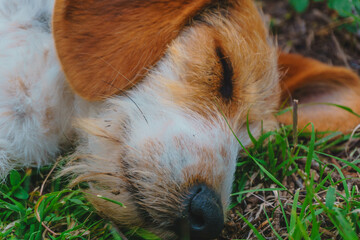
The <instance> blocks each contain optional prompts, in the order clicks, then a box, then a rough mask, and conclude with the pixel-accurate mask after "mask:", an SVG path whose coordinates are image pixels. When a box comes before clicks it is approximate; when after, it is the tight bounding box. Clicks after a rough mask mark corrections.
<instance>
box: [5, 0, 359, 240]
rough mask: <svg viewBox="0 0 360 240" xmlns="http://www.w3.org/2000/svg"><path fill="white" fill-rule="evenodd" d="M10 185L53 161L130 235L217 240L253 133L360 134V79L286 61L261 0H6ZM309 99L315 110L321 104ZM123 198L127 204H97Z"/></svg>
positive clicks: (304, 61) (299, 60)
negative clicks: (292, 104) (17, 171)
mask: <svg viewBox="0 0 360 240" xmlns="http://www.w3.org/2000/svg"><path fill="white" fill-rule="evenodd" d="M0 63H1V64H0V174H1V175H0V177H1V178H4V177H6V175H7V173H8V172H9V171H10V170H11V169H13V168H18V167H28V166H34V165H35V166H41V165H44V164H49V163H51V161H52V159H55V157H56V156H57V155H58V154H59V153H61V151H62V150H63V149H64V148H66V146H68V145H69V144H70V145H76V146H77V150H76V153H75V158H76V159H77V160H76V161H74V162H72V163H71V164H70V166H69V167H67V168H66V169H65V170H64V171H65V172H66V173H69V174H73V176H74V181H73V184H77V183H80V182H87V183H88V184H89V188H88V189H87V190H86V191H87V192H89V193H91V194H90V195H89V196H90V197H89V200H90V201H91V202H92V203H93V205H94V206H95V208H96V209H97V210H98V211H99V212H100V213H101V214H102V215H104V216H106V217H108V218H110V219H112V220H113V221H114V222H115V223H117V224H119V225H121V226H139V227H143V228H145V229H150V230H151V231H152V232H154V233H155V234H157V235H158V236H160V237H161V238H163V239H177V238H179V237H180V238H181V237H182V236H184V234H189V235H190V237H191V239H212V238H215V237H216V236H218V235H219V233H220V232H221V230H222V227H223V223H224V221H225V220H226V210H227V207H228V204H229V201H230V200H229V196H230V193H231V188H232V182H233V175H234V171H235V167H236V161H237V158H238V153H239V152H240V151H241V147H240V146H239V143H238V142H237V140H236V138H235V137H234V134H235V135H236V136H237V138H238V139H239V140H240V141H241V142H242V143H243V145H244V146H249V145H251V141H250V139H249V137H248V133H247V124H248V125H249V129H250V131H251V133H252V134H253V135H254V136H255V137H258V136H259V135H260V134H261V131H262V130H263V131H268V130H272V129H274V128H276V127H277V126H278V124H279V122H280V123H284V124H291V123H292V115H291V113H290V112H288V113H286V114H283V115H280V116H277V117H276V116H275V115H274V113H275V112H277V111H278V110H279V107H280V105H281V104H282V103H283V102H284V101H287V100H288V99H290V98H289V96H291V97H292V98H295V99H298V100H299V102H300V103H306V104H305V105H304V106H303V107H300V109H299V112H298V117H299V122H298V127H299V128H303V127H305V126H306V125H307V124H308V123H309V122H313V123H314V126H315V128H316V129H317V130H318V131H327V130H339V131H344V132H349V131H352V129H353V128H354V127H355V126H356V125H357V124H359V122H360V121H359V118H358V117H356V116H355V115H353V114H351V113H349V112H346V111H344V110H343V109H341V108H337V107H336V106H334V105H325V104H311V103H324V102H330V103H333V104H338V105H344V106H348V107H350V108H351V109H352V110H353V111H354V112H357V113H359V112H360V104H359V103H360V80H359V77H358V76H357V75H356V74H355V73H353V72H351V71H350V70H348V69H345V68H341V67H333V66H329V65H325V64H323V63H320V62H318V61H316V60H313V59H309V58H305V57H302V56H299V55H295V54H286V53H282V52H281V51H280V50H279V49H277V46H276V43H275V42H274V41H273V39H272V37H271V36H270V35H269V34H268V32H267V28H266V27H265V24H264V20H263V17H262V15H261V13H260V12H259V10H258V9H257V7H256V6H255V4H254V2H253V1H252V0H192V1H188V0H173V1H169V0H158V1H153V0H148V1H143V0H132V1H126V0H102V1H99V0H56V1H54V0H17V1H14V0H0ZM309 103H310V104H309ZM96 195H102V196H105V197H108V198H110V199H113V200H116V201H119V202H122V203H123V204H124V205H125V206H126V208H123V207H120V206H118V205H116V204H114V203H111V202H108V201H105V200H102V199H100V198H97V197H91V196H96Z"/></svg>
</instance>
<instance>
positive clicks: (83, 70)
mask: <svg viewBox="0 0 360 240" xmlns="http://www.w3.org/2000/svg"><path fill="white" fill-rule="evenodd" d="M211 2H212V1H211V0H197V1H189V0H177V1H169V0H161V1H142V0H133V1H126V0H105V1H104V0H102V1H100V0H92V1H89V0H57V1H56V5H55V12H54V18H53V19H54V20H53V28H54V37H55V43H56V48H57V52H58V55H59V57H60V60H61V63H62V66H63V69H64V71H65V74H66V76H67V79H68V81H69V82H70V85H71V86H72V88H73V89H74V91H75V92H77V93H78V94H79V95H81V96H82V97H84V98H86V99H87V100H99V99H103V98H105V97H108V96H110V95H113V94H115V93H118V92H119V91H121V90H125V89H127V88H129V87H132V86H133V85H134V84H135V83H136V82H137V81H138V80H140V79H141V78H142V77H143V75H144V74H146V72H147V70H148V69H149V68H150V67H151V66H152V65H154V64H155V63H156V62H157V61H158V60H159V59H160V58H161V57H162V55H163V53H164V51H165V49H166V46H167V44H169V42H170V41H171V40H172V39H174V38H175V37H176V36H177V35H178V33H179V31H180V30H181V29H182V28H183V26H184V25H185V24H186V23H187V22H188V21H189V19H190V18H191V17H193V16H194V15H195V14H197V13H198V12H199V11H200V10H201V9H202V8H204V6H206V5H208V4H210V3H211Z"/></svg>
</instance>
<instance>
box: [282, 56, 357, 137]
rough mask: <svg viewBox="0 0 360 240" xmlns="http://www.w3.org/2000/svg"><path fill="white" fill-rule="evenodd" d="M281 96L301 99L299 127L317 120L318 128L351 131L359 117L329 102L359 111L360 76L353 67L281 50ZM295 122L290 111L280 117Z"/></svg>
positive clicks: (288, 122) (284, 99) (289, 122)
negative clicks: (329, 63) (332, 64)
mask: <svg viewBox="0 0 360 240" xmlns="http://www.w3.org/2000/svg"><path fill="white" fill-rule="evenodd" d="M278 62H279V69H280V72H282V74H283V78H282V82H281V83H282V100H283V101H286V99H291V98H292V99H298V100H299V110H298V127H299V129H301V128H303V127H305V126H306V124H308V123H309V122H312V123H314V125H315V128H316V130H318V131H328V130H332V131H342V132H349V131H352V130H353V129H354V128H355V127H356V126H357V125H358V124H359V123H360V118H359V117H357V116H355V115H354V114H352V113H349V112H348V111H346V110H344V109H342V108H339V107H336V106H332V105H326V104H317V103H331V104H337V105H342V106H346V107H349V108H350V109H352V111H354V112H355V113H357V114H360V79H359V77H358V76H357V75H356V74H355V73H353V72H351V71H350V70H348V69H346V68H343V67H333V66H329V65H326V64H323V63H321V62H319V61H316V60H314V59H310V58H305V57H302V56H300V55H296V54H284V53H280V54H279V61H278ZM278 119H279V121H280V122H283V123H285V124H292V115H291V113H290V112H288V113H286V114H283V115H280V116H279V117H278Z"/></svg>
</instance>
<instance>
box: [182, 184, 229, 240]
mask: <svg viewBox="0 0 360 240" xmlns="http://www.w3.org/2000/svg"><path fill="white" fill-rule="evenodd" d="M185 209H186V211H187V212H186V215H187V218H188V219H187V223H188V228H187V229H188V231H189V233H190V234H189V235H190V236H191V239H214V238H216V237H218V235H219V234H220V233H221V230H222V229H223V226H224V214H223V207H222V204H221V201H220V197H219V196H218V194H217V193H216V192H215V191H214V190H212V189H210V188H209V187H207V186H205V185H197V186H195V187H193V188H192V189H191V190H190V193H189V195H188V198H187V199H186V201H185ZM182 234H184V233H181V235H182Z"/></svg>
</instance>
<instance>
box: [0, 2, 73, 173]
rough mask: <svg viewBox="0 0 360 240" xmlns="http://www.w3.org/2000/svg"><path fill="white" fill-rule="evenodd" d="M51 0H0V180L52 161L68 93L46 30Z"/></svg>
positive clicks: (63, 131) (65, 132)
mask: <svg viewBox="0 0 360 240" xmlns="http://www.w3.org/2000/svg"><path fill="white" fill-rule="evenodd" d="M53 3H54V1H53V0H0V179H1V178H2V177H4V176H6V174H7V173H8V171H9V170H11V169H12V168H14V167H19V166H33V165H35V166H40V165H41V164H48V163H50V162H51V161H53V160H54V157H55V156H56V154H57V153H58V152H59V149H60V144H61V143H63V142H64V141H67V137H69V134H70V131H71V129H70V121H71V118H72V114H73V101H74V100H73V99H74V96H73V94H72V93H71V91H70V90H69V89H68V87H67V85H66V84H65V80H64V75H63V73H62V72H61V69H60V66H59V63H58V60H57V57H56V53H55V49H54V44H53V39H52V36H51V32H50V23H51V12H52V6H53Z"/></svg>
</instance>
